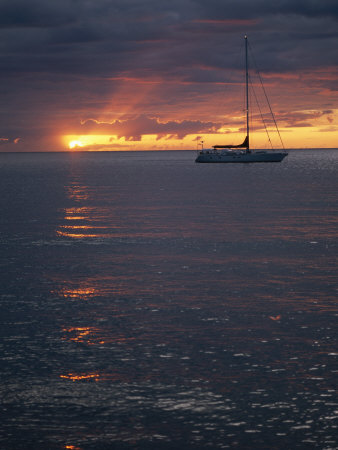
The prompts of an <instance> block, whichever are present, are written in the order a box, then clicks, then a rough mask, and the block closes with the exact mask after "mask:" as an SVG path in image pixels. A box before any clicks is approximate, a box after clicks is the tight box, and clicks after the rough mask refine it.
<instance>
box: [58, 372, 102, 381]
mask: <svg viewBox="0 0 338 450" xmlns="http://www.w3.org/2000/svg"><path fill="white" fill-rule="evenodd" d="M60 378H65V379H67V380H72V381H81V380H94V381H98V380H99V378H100V374H99V373H87V374H81V375H76V374H74V373H68V374H67V375H60Z"/></svg>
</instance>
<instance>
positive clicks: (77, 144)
mask: <svg viewBox="0 0 338 450" xmlns="http://www.w3.org/2000/svg"><path fill="white" fill-rule="evenodd" d="M68 146H69V148H76V147H83V144H82V142H81V141H70V142H69V144H68Z"/></svg>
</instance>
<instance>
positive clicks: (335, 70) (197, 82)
mask: <svg viewBox="0 0 338 450" xmlns="http://www.w3.org/2000/svg"><path fill="white" fill-rule="evenodd" d="M36 1H37V4H39V3H40V2H41V5H42V7H41V8H42V9H41V11H45V10H44V8H45V6H44V5H45V4H44V3H43V2H42V1H41V0H36ZM325 2H326V0H325V1H324V3H325ZM129 3H130V4H129ZM242 3H243V4H242ZM291 3H292V2H286V3H285V4H283V5H284V6H281V8H280V9H278V13H277V10H276V9H275V7H273V6H272V5H270V4H269V5H268V6H266V7H265V6H264V1H263V3H261V4H260V6H259V7H254V6H253V3H252V2H251V3H250V2H248V1H247V0H241V2H240V3H238V2H230V3H229V2H223V3H222V2H221V4H220V6H219V8H218V7H217V8H215V6H214V4H213V2H211V3H210V4H205V5H204V6H203V8H202V6H201V4H200V2H197V3H196V5H195V6H196V8H195V7H194V8H191V5H190V4H188V2H186V1H185V0H182V2H180V3H179V4H177V5H176V6H174V5H172V6H171V7H170V8H169V9H170V11H168V10H167V7H166V6H165V7H164V6H163V5H162V4H160V3H156V6H154V5H155V4H154V5H152V0H150V3H147V2H146V3H144V4H143V3H142V4H140V5H139V6H138V7H137V8H136V6H135V5H136V4H134V3H133V2H129V0H126V1H125V2H124V3H123V6H122V4H121V8H120V12H119V14H120V15H118V16H117V15H116V11H115V10H114V7H113V4H114V2H113V3H112V4H111V3H110V2H106V3H104V5H102V8H94V7H92V6H91V2H90V1H89V2H82V3H81V4H79V5H78V8H77V9H76V12H75V11H73V12H72V13H71V10H72V8H73V7H71V6H69V8H70V9H69V11H68V9H67V8H66V9H67V11H68V12H67V14H66V13H65V12H63V6H62V5H63V3H60V6H58V7H57V10H58V13H59V14H60V16H58V15H56V17H55V18H54V16H53V13H52V11H53V8H51V9H50V10H49V9H48V8H47V10H46V11H45V12H44V13H42V14H41V18H40V19H41V23H40V22H39V20H40V19H39V18H38V17H37V18H36V20H35V19H34V20H33V18H34V17H35V13H34V14H33V13H32V14H28V16H27V22H24V26H23V23H22V22H20V20H19V21H18V22H17V21H16V20H15V15H14V16H11V15H10V16H8V17H7V16H6V11H4V14H5V16H6V17H7V18H6V17H5V19H4V20H5V21H7V22H4V23H7V25H6V27H7V26H8V27H9V28H8V29H10V27H14V28H13V29H16V28H15V27H17V28H18V32H20V33H19V34H20V36H21V39H20V40H19V41H18V42H17V43H16V44H15V45H16V47H15V54H16V58H15V60H14V59H13V58H12V54H13V41H12V39H11V36H10V33H7V34H6V33H5V34H4V36H3V40H2V52H3V53H2V57H3V60H4V61H7V62H8V64H7V66H6V71H4V72H3V73H2V84H1V86H2V90H3V93H4V95H3V97H2V103H1V104H2V105H3V106H2V107H3V114H5V115H6V120H5V121H2V128H1V130H0V151H4V152H5V151H13V150H14V151H15V152H21V151H22V152H25V151H73V152H74V153H75V152H76V151H125V150H127V151H138V150H185V149H191V150H194V149H196V148H198V143H199V141H201V140H203V141H204V145H205V147H209V148H210V147H211V146H212V145H217V144H220V143H221V144H222V143H225V144H226V143H227V142H230V143H236V142H242V141H243V135H244V130H243V126H244V122H243V118H244V109H245V107H244V103H243V98H244V91H243V89H244V81H245V77H244V39H243V38H244V35H248V36H249V41H250V51H249V69H250V81H251V82H252V84H253V85H255V86H256V87H258V86H259V82H258V78H257V73H256V67H255V66H256V65H257V67H258V68H259V69H260V73H261V75H262V79H263V80H264V83H265V87H266V90H267V93H268V96H269V99H270V102H271V105H272V109H273V111H274V113H275V115H276V119H277V123H278V125H279V127H280V130H281V132H282V135H283V139H284V140H285V146H286V147H287V148H307V147H318V148H326V147H336V146H337V141H338V125H337V123H338V122H337V121H338V114H337V102H338V91H337V86H336V83H337V81H336V80H337V79H338V67H337V64H336V53H335V49H336V42H335V32H336V25H337V24H336V15H335V14H333V10H332V8H331V7H326V6H325V5H326V3H325V5H323V6H320V7H319V6H318V5H319V3H318V5H317V6H316V5H312V3H311V5H312V6H310V3H309V5H307V4H306V2H305V3H304V7H303V8H299V7H297V2H296V3H294V4H291ZM52 4H53V2H52ZM27 8H28V10H29V6H28V7H27ZM37 10H38V9H37ZM243 11H246V13H245V16H243ZM68 13H69V15H68ZM64 14H66V16H67V18H68V19H66V16H64ZM59 19H60V20H59ZM67 20H69V22H67ZM11 21H14V22H13V23H12V22H11ZM44 21H46V23H44ZM121 23H124V24H125V26H124V27H120V24H121ZM75 24H76V26H75ZM115 25H117V26H115ZM6 27H5V28H6ZM6 29H7V28H6ZM106 29H109V30H111V29H113V30H114V33H110V32H103V30H106ZM323 29H325V30H326V34H325V36H323ZM85 30H86V31H85ZM44 33H47V34H48V35H50V39H51V40H50V42H49V41H48V42H49V44H50V45H49V44H48V45H47V47H46V48H44V47H43V48H42V47H41V46H39V45H37V44H34V45H33V43H37V42H45V41H46V39H45V34H44ZM263 36H264V37H263ZM24 42H31V43H32V49H31V54H32V58H30V63H29V64H27V55H26V53H27V49H26V46H25V45H24V44H23V43H24ZM116 42H119V45H116ZM251 47H252V48H251ZM251 50H252V53H251ZM89 61H91V63H90V64H89V63H88V62H89ZM117 61H118V64H117V63H116V62H117ZM42 68H43V70H42ZM18 75H20V76H18ZM22 80H23V81H24V82H22ZM19 99H20V100H19ZM19 101H20V103H18V102H19ZM254 103H255V100H254V98H251V104H252V105H253V104H254ZM18 108H20V120H19V119H18V117H19V116H18ZM264 114H265V113H264ZM253 119H254V122H253V126H252V127H251V130H252V134H251V138H252V139H251V140H252V143H253V148H265V147H266V145H267V144H266V142H265V138H263V133H262V131H261V130H260V129H257V124H256V120H257V117H254V118H253Z"/></svg>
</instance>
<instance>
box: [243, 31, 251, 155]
mask: <svg viewBox="0 0 338 450" xmlns="http://www.w3.org/2000/svg"><path fill="white" fill-rule="evenodd" d="M244 39H245V97H246V136H247V140H248V149H247V150H248V151H249V145H250V144H249V142H250V141H249V69H248V36H244Z"/></svg>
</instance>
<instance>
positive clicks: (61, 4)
mask: <svg viewBox="0 0 338 450" xmlns="http://www.w3.org/2000/svg"><path fill="white" fill-rule="evenodd" d="M72 3H74V2H65V1H64V0H58V1H54V2H53V1H41V0H40V1H39V0H29V1H27V0H6V1H2V2H1V3H0V27H1V28H6V27H15V28H16V27H57V26H60V25H64V24H67V23H71V22H74V20H75V19H76V11H75V9H74V7H73V5H72Z"/></svg>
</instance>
